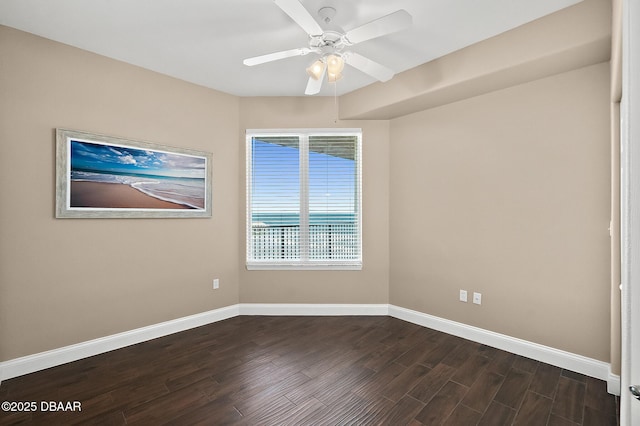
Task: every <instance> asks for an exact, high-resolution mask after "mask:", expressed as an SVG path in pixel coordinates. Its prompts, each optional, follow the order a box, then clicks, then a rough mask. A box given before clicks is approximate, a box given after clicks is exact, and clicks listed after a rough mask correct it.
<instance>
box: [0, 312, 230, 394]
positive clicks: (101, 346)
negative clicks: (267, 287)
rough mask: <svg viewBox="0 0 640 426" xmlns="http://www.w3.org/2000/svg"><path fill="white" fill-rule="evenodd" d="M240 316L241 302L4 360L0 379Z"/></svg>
mask: <svg viewBox="0 0 640 426" xmlns="http://www.w3.org/2000/svg"><path fill="white" fill-rule="evenodd" d="M238 315H239V313H238V305H233V306H228V307H224V308H220V309H214V310H212V311H208V312H203V313H200V314H195V315H190V316H188V317H183V318H178V319H175V320H171V321H166V322H161V323H159V324H154V325H150V326H148V327H142V328H136V329H134V330H130V331H125V332H123V333H118V334H113V335H111V336H106V337H100V338H98V339H93V340H89V341H86V342H82V343H78V344H75V345H70V346H65V347H62V348H58V349H53V350H50V351H46V352H40V353H37V354H34V355H28V356H25V357H21V358H16V359H12V360H9V361H4V362H0V382H1V381H2V380H6V379H10V378H13V377H18V376H22V375H25V374H29V373H33V372H35V371H40V370H44V369H45V368H50V367H55V366H56V365H62V364H66V363H67V362H72V361H77V360H79V359H82V358H88V357H90V356H94V355H98V354H101V353H105V352H109V351H112V350H114V349H120V348H124V347H126V346H131V345H135V344H136V343H141V342H146V341H147V340H151V339H156V338H158V337H162V336H167V335H169V334H173V333H177V332H179V331H184V330H189V329H191V328H195V327H200V326H202V325H206V324H210V323H212V322H217V321H222V320H224V319H227V318H232V317H236V316H238Z"/></svg>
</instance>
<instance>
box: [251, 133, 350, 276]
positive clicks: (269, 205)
mask: <svg viewBox="0 0 640 426" xmlns="http://www.w3.org/2000/svg"><path fill="white" fill-rule="evenodd" d="M361 140H362V132H361V131H360V129H357V130H353V129H340V130H326V131H323V130H318V131H312V130H308V131H307V130H305V131H260V130H248V131H247V267H248V268H249V269H325V268H327V269H360V268H361V267H362V253H361V251H362V250H361V247H362V244H361V212H360V205H361V195H360V194H361V179H360V176H361V170H360V169H361V160H360V145H361Z"/></svg>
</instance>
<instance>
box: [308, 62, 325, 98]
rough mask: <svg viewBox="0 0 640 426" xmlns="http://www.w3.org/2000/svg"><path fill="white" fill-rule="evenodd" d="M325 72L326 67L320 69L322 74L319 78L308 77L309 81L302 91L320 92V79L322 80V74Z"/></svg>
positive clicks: (312, 93) (311, 93) (309, 92)
mask: <svg viewBox="0 0 640 426" xmlns="http://www.w3.org/2000/svg"><path fill="white" fill-rule="evenodd" d="M326 73H327V69H326V68H325V69H324V70H323V71H322V75H321V76H320V78H319V79H317V80H316V79H315V78H313V77H309V81H308V82H307V88H306V89H305V91H304V94H305V95H315V94H317V93H320V89H321V88H322V81H323V80H324V76H325V74H326Z"/></svg>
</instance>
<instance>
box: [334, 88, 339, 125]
mask: <svg viewBox="0 0 640 426" xmlns="http://www.w3.org/2000/svg"><path fill="white" fill-rule="evenodd" d="M333 107H334V111H335V112H336V118H335V120H333V122H334V123H335V124H338V117H339V105H338V82H337V81H334V82H333Z"/></svg>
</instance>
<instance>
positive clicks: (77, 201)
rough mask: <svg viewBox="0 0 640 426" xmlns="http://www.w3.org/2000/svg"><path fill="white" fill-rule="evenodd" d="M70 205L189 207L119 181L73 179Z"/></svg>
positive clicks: (139, 207)
mask: <svg viewBox="0 0 640 426" xmlns="http://www.w3.org/2000/svg"><path fill="white" fill-rule="evenodd" d="M70 207H94V208H109V209H115V208H128V209H189V207H188V206H185V205H183V204H178V203H171V202H169V201H163V200H160V199H157V198H154V197H151V196H150V195H147V194H144V193H142V192H140V191H138V190H137V189H134V188H132V187H130V186H129V185H124V184H119V183H103V182H84V181H73V180H72V181H71V200H70Z"/></svg>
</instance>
